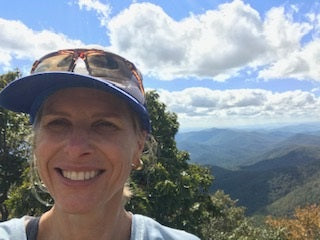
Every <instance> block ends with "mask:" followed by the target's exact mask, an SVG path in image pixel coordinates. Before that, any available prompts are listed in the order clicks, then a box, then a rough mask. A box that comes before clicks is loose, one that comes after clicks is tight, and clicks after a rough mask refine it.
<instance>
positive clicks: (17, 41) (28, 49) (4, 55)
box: [0, 18, 84, 67]
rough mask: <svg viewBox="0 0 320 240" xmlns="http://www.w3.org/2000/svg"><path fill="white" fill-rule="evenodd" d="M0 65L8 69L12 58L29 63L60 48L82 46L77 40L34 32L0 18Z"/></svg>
mask: <svg viewBox="0 0 320 240" xmlns="http://www.w3.org/2000/svg"><path fill="white" fill-rule="evenodd" d="M0 29H1V34H0V54H1V60H0V64H1V65H4V66H5V67H8V66H10V65H11V61H12V59H13V58H15V59H20V60H23V59H27V60H30V61H33V60H35V59H36V58H39V57H41V56H42V55H43V54H45V53H48V52H51V51H54V50H58V49H61V48H68V47H77V46H79V47H80V46H83V45H84V44H83V43H82V42H81V41H79V40H72V39H69V38H68V37H67V36H65V35H63V34H59V33H54V32H51V31H48V30H43V31H34V30H32V29H30V28H28V27H27V26H26V25H25V24H23V23H22V22H20V21H14V20H6V19H3V18H0Z"/></svg>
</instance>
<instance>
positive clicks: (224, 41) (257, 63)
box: [0, 0, 320, 131]
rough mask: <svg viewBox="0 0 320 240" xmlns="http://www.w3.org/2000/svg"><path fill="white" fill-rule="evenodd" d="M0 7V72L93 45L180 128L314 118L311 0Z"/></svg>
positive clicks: (316, 7) (319, 94) (15, 1)
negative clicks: (129, 65) (139, 81)
mask: <svg viewBox="0 0 320 240" xmlns="http://www.w3.org/2000/svg"><path fill="white" fill-rule="evenodd" d="M0 1H1V8H0V56H1V57H0V74H5V73H6V72H8V71H12V70H15V69H16V68H18V69H19V70H20V71H21V73H22V74H23V75H27V74H29V71H30V67H31V65H32V63H33V61H34V60H36V59H38V58H40V57H41V56H43V55H44V54H47V53H49V52H52V51H55V50H58V49H64V48H77V47H90V48H101V49H104V50H107V51H112V52H114V53H117V54H119V55H121V56H123V57H125V58H127V59H129V60H130V61H132V62H134V63H135V65H136V66H137V67H138V68H139V69H140V71H141V72H142V74H143V77H144V85H145V88H146V90H156V91H157V92H158V94H159V96H160V101H162V102H163V103H165V104H166V106H167V109H168V111H171V112H174V113H176V114H177V116H178V121H179V123H180V131H191V130H196V129H203V128H212V127H219V128H222V127H223V128H224V127H243V126H256V127H263V126H269V125H274V124H297V123H303V122H320V67H319V66H320V0H315V1H311V0H268V1H261V0H233V1H216V0H176V1H174V0H152V1H138V0H134V1H132V0H131V1H129V0H121V1H117V0H55V1H53V0H52V1H43V0H28V1H21V0H10V1H5V0H0Z"/></svg>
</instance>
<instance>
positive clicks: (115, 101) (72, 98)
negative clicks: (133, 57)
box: [43, 88, 128, 115]
mask: <svg viewBox="0 0 320 240" xmlns="http://www.w3.org/2000/svg"><path fill="white" fill-rule="evenodd" d="M127 108H128V106H127V104H126V103H125V102H124V101H123V100H122V99H120V98H119V97H117V96H114V95H113V94H111V93H108V92H104V91H100V90H96V89H90V88H68V89H63V90H59V91H58V92H56V93H54V94H53V95H51V96H50V97H48V99H47V100H46V101H45V103H44V105H43V113H44V114H45V113H46V114H47V113H58V112H61V111H63V112H65V111H78V110H82V111H84V110H86V111H92V112H95V114H96V115H107V114H111V113H114V114H116V113H119V112H121V113H122V112H123V111H126V110H127Z"/></svg>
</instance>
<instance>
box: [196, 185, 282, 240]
mask: <svg viewBox="0 0 320 240" xmlns="http://www.w3.org/2000/svg"><path fill="white" fill-rule="evenodd" d="M211 200H212V202H213V205H214V206H215V207H216V210H217V212H216V214H215V216H214V217H212V218H211V219H210V220H209V221H208V222H207V224H205V225H204V227H203V228H202V231H203V232H202V236H204V239H207V240H211V239H212V240H213V239H214V240H257V239H259V240H287V238H285V234H284V229H282V228H271V227H268V226H267V225H260V226H257V225H256V224H254V222H253V221H252V219H250V218H247V217H246V216H245V208H244V207H238V206H237V201H236V200H232V199H231V198H230V196H229V195H227V194H225V193H224V192H223V191H221V190H218V191H217V192H215V193H214V194H213V195H212V197H211Z"/></svg>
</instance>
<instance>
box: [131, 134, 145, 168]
mask: <svg viewBox="0 0 320 240" xmlns="http://www.w3.org/2000/svg"><path fill="white" fill-rule="evenodd" d="M147 136H148V134H147V132H146V131H141V132H140V133H139V135H138V136H137V149H136V153H135V156H134V158H133V159H132V168H133V169H135V170H137V169H139V168H141V167H142V164H143V163H142V161H141V154H142V152H143V150H144V146H145V142H146V139H147Z"/></svg>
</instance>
